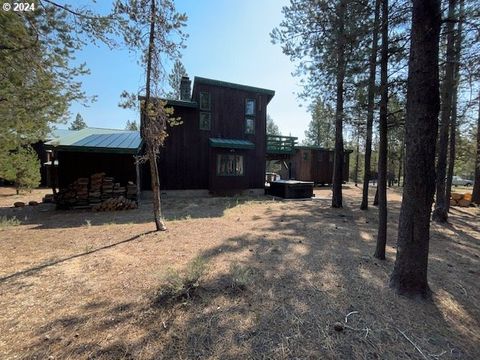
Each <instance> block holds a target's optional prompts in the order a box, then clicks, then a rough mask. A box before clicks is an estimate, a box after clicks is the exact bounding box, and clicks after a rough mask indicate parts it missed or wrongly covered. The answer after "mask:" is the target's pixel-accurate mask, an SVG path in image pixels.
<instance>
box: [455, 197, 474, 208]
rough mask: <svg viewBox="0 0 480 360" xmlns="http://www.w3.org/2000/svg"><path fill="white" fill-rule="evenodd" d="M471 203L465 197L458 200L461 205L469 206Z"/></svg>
mask: <svg viewBox="0 0 480 360" xmlns="http://www.w3.org/2000/svg"><path fill="white" fill-rule="evenodd" d="M471 204H472V202H471V201H469V200H465V199H461V200H459V201H458V205H460V206H461V207H469V206H470V205H471Z"/></svg>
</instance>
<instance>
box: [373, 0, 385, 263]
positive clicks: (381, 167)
mask: <svg viewBox="0 0 480 360" xmlns="http://www.w3.org/2000/svg"><path fill="white" fill-rule="evenodd" d="M381 32H382V48H381V61H380V93H381V99H380V116H379V130H380V131H379V133H380V142H379V149H378V184H377V194H378V233H377V244H376V248H375V254H374V256H375V257H376V258H377V259H380V260H385V247H386V244H387V219H388V217H387V163H388V134H387V131H388V0H382V31H381Z"/></svg>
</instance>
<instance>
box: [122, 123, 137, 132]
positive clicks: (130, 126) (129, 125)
mask: <svg viewBox="0 0 480 360" xmlns="http://www.w3.org/2000/svg"><path fill="white" fill-rule="evenodd" d="M125 130H130V131H138V125H137V122H136V121H135V120H132V121H130V120H127V123H126V124H125Z"/></svg>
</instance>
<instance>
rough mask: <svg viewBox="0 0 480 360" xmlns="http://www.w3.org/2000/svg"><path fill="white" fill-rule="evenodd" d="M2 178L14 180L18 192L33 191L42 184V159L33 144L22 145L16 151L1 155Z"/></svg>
mask: <svg viewBox="0 0 480 360" xmlns="http://www.w3.org/2000/svg"><path fill="white" fill-rule="evenodd" d="M0 178H3V179H5V180H8V181H12V182H13V183H14V184H15V189H16V190H17V194H18V193H19V192H20V191H21V190H28V191H31V190H32V189H34V188H36V187H37V186H38V185H39V184H40V161H39V159H38V156H37V153H36V152H35V150H33V149H32V147H31V146H28V145H26V146H21V147H19V148H18V149H17V150H15V151H11V152H8V153H2V154H1V155H0Z"/></svg>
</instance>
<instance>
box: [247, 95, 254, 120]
mask: <svg viewBox="0 0 480 360" xmlns="http://www.w3.org/2000/svg"><path fill="white" fill-rule="evenodd" d="M245 115H251V116H255V99H247V100H246V101H245Z"/></svg>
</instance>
